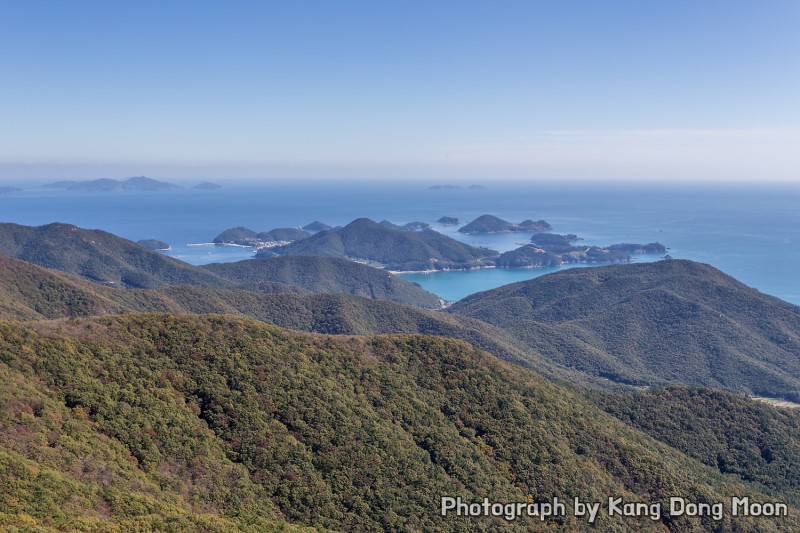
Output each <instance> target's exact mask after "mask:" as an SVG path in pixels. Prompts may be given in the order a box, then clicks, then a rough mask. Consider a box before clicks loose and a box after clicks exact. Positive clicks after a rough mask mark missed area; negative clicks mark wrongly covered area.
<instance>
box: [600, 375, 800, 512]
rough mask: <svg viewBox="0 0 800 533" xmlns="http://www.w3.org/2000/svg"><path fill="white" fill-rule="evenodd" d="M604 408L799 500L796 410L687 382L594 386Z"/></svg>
mask: <svg viewBox="0 0 800 533" xmlns="http://www.w3.org/2000/svg"><path fill="white" fill-rule="evenodd" d="M588 397H589V398H591V400H592V401H593V402H595V403H597V404H598V405H599V406H600V407H602V408H603V409H604V410H605V411H607V412H608V413H611V414H613V415H614V416H616V417H617V418H619V419H620V420H622V421H623V422H625V423H627V424H629V425H631V426H633V427H635V428H637V429H640V430H642V431H644V432H645V433H647V434H648V435H650V436H651V437H653V438H655V439H657V440H659V441H661V442H664V443H665V444H668V445H670V446H672V447H673V448H676V449H678V450H681V451H682V452H684V453H686V454H687V455H689V456H690V457H693V458H695V459H697V460H698V461H701V462H703V463H704V464H707V465H709V466H712V467H714V468H717V469H718V470H719V471H720V472H721V473H723V474H735V475H737V476H739V477H740V478H742V479H744V480H747V481H753V482H757V483H760V484H762V485H764V486H766V487H769V488H770V489H773V490H777V491H781V492H782V493H784V494H789V495H791V497H792V498H793V500H794V501H795V502H797V501H800V413H798V412H797V411H792V410H789V409H776V408H774V407H770V406H768V405H765V404H763V403H760V402H756V401H753V400H750V399H747V398H742V397H741V396H736V395H733V394H730V393H727V392H722V391H714V390H709V389H692V388H687V387H668V388H659V389H651V390H648V391H644V392H640V393H636V394H613V393H605V392H599V391H593V392H591V393H589V394H588Z"/></svg>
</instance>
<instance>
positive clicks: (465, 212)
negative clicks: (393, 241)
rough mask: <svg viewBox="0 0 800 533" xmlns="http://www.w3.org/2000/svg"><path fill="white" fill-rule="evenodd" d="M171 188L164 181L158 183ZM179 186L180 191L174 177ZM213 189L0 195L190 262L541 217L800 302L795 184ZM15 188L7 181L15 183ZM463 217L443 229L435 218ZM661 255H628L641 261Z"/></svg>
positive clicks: (448, 287)
mask: <svg viewBox="0 0 800 533" xmlns="http://www.w3.org/2000/svg"><path fill="white" fill-rule="evenodd" d="M159 179H164V180H165V181H171V180H169V179H168V178H159ZM175 183H180V182H177V181H175ZM222 183H223V184H224V185H225V188H224V189H222V190H219V191H200V190H192V189H184V190H179V191H173V192H157V193H155V192H111V193H108V192H106V193H86V192H64V191H55V190H48V189H42V188H39V187H38V186H27V187H25V188H24V190H23V191H21V192H15V193H10V194H5V195H0V221H2V222H16V223H19V224H25V225H41V224H47V223H50V222H54V221H58V222H66V223H70V224H75V225H77V226H81V227H84V228H94V229H102V230H105V231H109V232H111V233H114V234H116V235H119V236H122V237H125V238H128V239H131V240H134V241H135V240H139V239H144V238H156V239H160V240H163V241H166V242H168V243H170V245H171V246H172V250H170V251H169V252H166V253H167V254H168V255H171V256H173V257H176V258H178V259H181V260H183V261H187V262H189V263H192V264H203V263H210V262H221V261H236V260H240V259H246V258H249V257H251V256H252V255H253V251H252V250H250V249H247V248H239V247H222V246H189V245H190V244H202V243H210V242H211V240H212V239H213V238H214V237H215V236H216V235H217V234H219V233H220V232H221V231H223V230H224V229H227V228H230V227H234V226H246V227H249V228H251V229H253V230H256V231H267V230H270V229H273V228H278V227H293V226H302V225H305V224H307V223H309V222H312V221H314V220H320V221H322V222H325V223H327V224H330V225H332V226H336V225H344V224H347V223H348V222H350V221H352V220H353V219H355V218H359V217H369V218H371V219H373V220H375V221H376V222H377V221H381V220H383V219H387V220H390V221H391V222H394V223H398V224H402V223H406V222H412V221H422V222H428V223H430V224H431V225H432V226H433V228H434V229H435V230H437V231H440V232H442V233H445V234H447V235H450V236H452V237H454V238H456V239H459V240H461V241H464V242H467V243H469V244H473V245H480V246H487V247H489V248H494V249H496V250H499V251H506V250H510V249H513V248H517V247H519V246H520V245H522V244H525V243H527V242H528V239H529V238H530V234H526V233H514V234H499V235H463V234H460V233H458V232H457V231H456V230H457V229H458V227H460V226H462V225H464V224H466V223H467V222H469V221H470V220H472V219H474V218H475V217H477V216H480V215H482V214H486V213H489V214H493V215H496V216H499V217H500V218H503V219H506V220H508V221H510V222H520V221H522V220H524V219H534V220H538V219H544V220H547V221H548V222H550V224H552V226H553V228H554V232H556V233H575V234H577V235H578V236H579V237H582V238H583V239H584V240H583V241H581V242H580V244H598V245H608V244H614V243H620V242H630V243H648V242H654V241H658V242H661V243H663V244H664V245H666V246H667V247H668V248H669V251H668V253H669V254H670V255H671V256H672V257H674V258H676V259H691V260H694V261H700V262H703V263H709V264H711V265H713V266H715V267H717V268H719V269H720V270H722V271H723V272H725V273H727V274H730V275H732V276H734V277H735V278H737V279H739V280H740V281H742V282H744V283H746V284H748V285H750V286H752V287H755V288H757V289H759V290H761V291H762V292H765V293H767V294H771V295H774V296H777V297H779V298H782V299H784V300H787V301H789V302H792V303H795V304H800V276H798V275H797V273H798V264H800V209H798V206H800V185H796V184H778V183H770V184H754V183H710V182H709V183H704V184H696V183H669V184H667V183H656V184H642V183H621V182H618V183H611V184H602V183H597V182H583V183H576V182H565V183H551V182H545V183H543V182H533V183H522V182H502V183H501V182H495V181H491V182H488V181H487V182H480V181H476V182H475V183H478V184H480V185H483V186H485V187H486V188H485V189H470V188H469V187H468V186H469V185H470V183H458V185H459V186H460V188H459V189H455V190H431V189H429V187H430V186H431V185H433V184H434V182H424V181H421V180H419V181H406V182H389V183H386V182H381V183H371V182H364V181H357V182H356V181H352V182H341V181H337V182H330V181H316V182H310V181H305V182H298V181H293V182H289V181H269V182H259V183H255V182H245V181H242V182H235V181H230V182H222ZM11 184H13V183H9V185H11ZM442 216H452V217H458V218H459V219H460V222H461V223H460V224H459V225H456V226H450V227H445V226H442V225H440V224H438V223H436V222H435V221H436V220H437V219H439V218H440V217H442ZM661 257H662V255H653V256H635V258H636V260H637V261H652V260H658V259H660V258H661ZM554 270H557V269H555V268H539V269H484V270H477V271H469V272H439V273H433V274H403V275H402V276H403V277H404V278H406V279H409V280H411V281H414V282H417V283H419V284H420V285H422V286H423V287H424V288H426V289H428V290H429V291H431V292H433V293H435V294H438V295H439V296H441V297H442V298H444V299H446V300H451V301H452V300H458V299H460V298H463V297H464V296H467V295H469V294H472V293H474V292H478V291H481V290H486V289H490V288H493V287H497V286H500V285H504V284H506V283H511V282H515V281H520V280H524V279H530V278H533V277H536V276H539V275H543V274H546V273H549V272H553V271H554Z"/></svg>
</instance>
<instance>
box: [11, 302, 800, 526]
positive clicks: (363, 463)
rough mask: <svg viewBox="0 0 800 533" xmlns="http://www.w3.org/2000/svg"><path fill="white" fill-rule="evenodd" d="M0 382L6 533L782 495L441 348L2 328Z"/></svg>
mask: <svg viewBox="0 0 800 533" xmlns="http://www.w3.org/2000/svg"><path fill="white" fill-rule="evenodd" d="M0 372H2V373H3V376H4V383H6V384H7V387H5V388H4V390H3V392H2V393H0V402H1V403H0V413H2V419H0V423H2V429H3V430H2V431H0V454H2V455H1V456H0V457H2V459H0V460H2V461H3V462H4V465H5V468H3V469H1V470H0V472H2V473H1V474H0V475H2V476H3V483H2V484H0V486H1V487H2V489H0V512H2V513H3V514H2V515H0V520H2V521H3V522H0V524H2V523H17V524H19V523H28V522H31V521H36V523H38V524H43V525H45V526H50V527H58V528H63V529H68V530H70V529H77V528H79V527H84V528H85V529H109V528H112V527H116V526H120V527H121V529H124V530H132V529H134V528H133V527H132V526H133V525H134V524H141V523H146V524H149V527H150V529H162V528H163V526H164V525H168V527H166V528H163V529H170V528H171V529H172V530H175V531H180V530H205V531H208V530H211V531H213V530H220V531H221V530H224V529H225V528H226V527H228V528H233V527H242V528H244V527H245V526H248V525H249V526H250V527H251V528H252V529H253V530H269V529H268V528H269V527H272V526H273V525H275V524H279V523H280V521H282V520H288V521H290V522H291V523H293V524H306V525H317V526H324V527H330V528H332V529H335V530H340V531H375V530H396V531H414V530H424V531H466V530H469V531H482V530H487V531H488V530H498V529H503V530H515V529H516V530H520V531H522V530H540V529H549V528H550V527H552V526H553V525H556V524H561V525H563V526H566V528H568V529H571V530H583V529H589V528H588V526H587V525H586V524H584V523H583V522H582V520H580V519H577V518H575V517H573V516H571V513H568V516H567V517H557V518H554V519H552V520H551V521H548V522H545V523H544V524H542V523H540V522H539V521H538V520H536V519H523V520H521V521H518V522H507V521H505V520H503V519H501V518H495V519H483V518H477V519H465V518H455V517H442V516H440V514H439V504H440V498H441V496H442V495H451V496H459V495H460V496H462V497H463V498H466V499H468V500H470V501H472V500H481V499H482V498H483V497H488V498H490V499H491V500H495V501H525V498H526V497H527V495H528V494H531V495H533V496H534V497H535V498H537V499H541V500H544V499H548V498H551V497H552V496H555V495H559V496H562V497H563V498H564V499H565V500H570V498H571V497H572V496H579V497H581V498H583V499H585V500H604V499H605V498H606V497H607V496H608V495H619V496H624V497H625V498H626V499H628V500H631V501H633V500H637V499H643V500H645V501H664V500H665V499H666V498H668V497H669V496H672V495H683V496H686V497H689V498H691V499H692V500H694V501H700V502H717V501H723V502H724V501H727V500H728V498H729V496H730V495H752V496H753V497H754V498H755V499H758V500H761V501H763V500H765V499H767V498H768V497H767V496H766V495H764V494H763V493H759V489H758V488H757V487H756V486H755V485H751V486H747V485H744V484H742V483H741V482H739V481H736V480H735V478H733V477H723V476H721V475H720V474H718V473H717V472H715V470H714V469H712V468H709V467H706V466H703V465H701V464H700V463H699V462H697V461H695V460H693V459H689V458H687V457H686V456H685V455H683V454H681V453H679V452H677V451H675V450H673V449H671V448H669V447H667V446H665V445H663V444H661V443H659V442H657V441H655V440H653V439H651V438H650V437H647V436H645V435H644V434H643V433H641V432H638V431H636V430H634V429H631V428H630V427H628V426H626V425H625V424H623V423H622V422H621V421H619V420H617V419H616V418H614V417H612V416H611V415H609V414H606V413H604V412H603V411H601V410H600V409H598V408H596V407H593V406H592V405H591V404H590V403H588V402H586V401H585V400H584V399H583V398H581V397H580V396H579V395H576V394H574V393H571V392H569V391H567V390H566V389H564V388H562V387H559V386H556V385H554V384H552V383H550V382H548V381H546V380H543V379H542V378H540V377H538V376H536V375H535V374H533V373H531V372H528V371H526V370H523V369H520V368H519V367H511V366H507V365H505V364H503V363H500V362H498V361H497V360H496V359H494V358H493V357H491V356H490V355H488V354H486V353H484V352H480V351H476V350H475V349H473V348H472V347H470V346H469V345H467V344H465V343H462V342H459V341H451V340H447V339H442V338H436V337H426V336H416V335H411V336H379V337H372V338H364V337H342V336H339V337H326V336H317V335H307V334H300V333H293V332H290V331H288V330H282V329H278V328H274V327H270V326H266V325H263V324H260V323H258V322H253V321H249V320H244V319H235V318H231V317H224V316H213V315H212V316H201V317H196V316H195V317H191V316H174V315H126V316H117V317H106V318H94V319H77V320H75V319H73V320H67V321H55V322H53V321H47V322H41V323H37V324H32V327H30V328H29V327H22V326H20V325H18V324H13V323H6V324H0ZM796 513H797V510H796V509H794V508H792V509H791V511H790V516H789V517H787V518H781V519H778V520H774V519H763V518H762V519H755V518H749V519H742V518H736V519H733V518H731V517H730V516H726V517H725V518H724V519H723V521H721V522H714V521H712V520H711V519H710V518H703V519H701V518H688V517H663V518H662V519H661V520H659V521H651V520H650V519H647V518H642V519H634V518H628V519H622V518H618V517H616V518H609V517H608V516H605V515H604V514H603V513H601V514H600V517H599V518H598V524H596V525H595V527H594V528H592V529H599V530H603V531H612V530H613V531H647V530H653V531H657V530H664V529H665V528H666V529H668V530H673V531H687V530H708V529H709V528H712V527H716V528H721V529H723V530H731V529H732V528H736V529H737V530H739V531H769V530H785V531H796V530H797V528H798V527H800V522H798V521H797V518H795V517H796V516H797V515H796ZM259 521H260V522H259ZM87 524H88V526H87ZM261 524H263V526H262V525H261ZM212 525H213V527H212ZM142 529H145V528H142Z"/></svg>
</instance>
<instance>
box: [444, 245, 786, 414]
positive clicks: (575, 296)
mask: <svg viewBox="0 0 800 533" xmlns="http://www.w3.org/2000/svg"><path fill="white" fill-rule="evenodd" d="M449 311H450V312H452V313H456V314H459V315H462V316H469V317H472V318H476V319H479V320H483V321H485V322H488V323H490V324H493V325H495V326H498V327H500V328H503V329H504V330H506V331H508V332H509V333H511V334H513V336H514V337H515V338H516V339H517V341H518V342H519V343H520V345H524V346H527V347H528V348H529V349H530V350H531V351H533V352H536V353H538V354H540V355H542V356H544V357H546V358H548V359H549V360H551V361H553V362H554V363H557V364H558V365H560V366H562V367H566V368H569V369H573V370H576V371H578V372H582V373H585V374H588V375H590V376H595V377H597V378H605V379H608V380H610V381H612V382H618V383H627V384H632V385H653V384H663V383H670V382H672V383H683V384H690V385H699V386H706V387H714V388H720V389H726V390H730V391H734V392H740V393H748V394H759V395H764V396H771V397H785V398H789V399H791V398H798V391H800V308H798V307H796V306H794V305H791V304H789V303H786V302H783V301H781V300H778V299H777V298H773V297H770V296H766V295H764V294H761V293H759V292H758V291H756V290H754V289H751V288H749V287H747V286H745V285H743V284H742V283H740V282H738V281H736V280H734V279H733V278H731V277H730V276H727V275H725V274H723V273H722V272H720V271H718V270H716V269H714V268H712V267H710V266H708V265H702V264H699V263H693V262H690V261H675V260H671V261H659V262H655V263H643V264H632V265H624V266H610V267H598V268H590V269H577V268H576V269H570V270H565V271H561V272H557V273H555V274H550V275H547V276H542V277H540V278H536V279H533V280H530V281H524V282H520V283H514V284H511V285H506V286H504V287H500V288H497V289H493V290H490V291H486V292H482V293H478V294H474V295H472V296H469V297H467V298H465V299H463V300H461V301H460V302H457V303H456V304H454V305H453V306H452V307H450V308H449Z"/></svg>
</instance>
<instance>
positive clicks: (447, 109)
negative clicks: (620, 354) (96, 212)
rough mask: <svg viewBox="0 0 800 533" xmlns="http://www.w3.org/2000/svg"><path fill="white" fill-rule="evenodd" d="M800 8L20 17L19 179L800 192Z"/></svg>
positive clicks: (8, 72) (450, 8)
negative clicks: (742, 185) (715, 182)
mask: <svg viewBox="0 0 800 533" xmlns="http://www.w3.org/2000/svg"><path fill="white" fill-rule="evenodd" d="M798 27H800V2H797V1H794V0H780V1H770V0H761V1H756V0H753V1H741V0H707V1H701V0H695V1H682V0H674V1H669V2H668V1H652V2H643V1H641V0H640V1H615V0H606V1H596V0H593V1H588V0H587V1H576V0H572V1H570V0H566V1H564V0H559V1H534V0H528V1H514V0H493V1H488V0H487V1H481V2H478V1H469V0H458V1H431V0H429V1H400V0H397V1H371V2H366V1H365V2H355V1H346V0H341V1H304V0H286V1H282V2H218V1H214V2H212V1H192V2H188V1H186V2H179V1H162V2H141V1H140V2H127V3H122V2H94V1H80V2H61V1H51V2H45V1H37V0H24V1H7V2H4V4H3V9H2V16H1V17H0V50H2V52H0V72H2V82H1V83H0V117H2V118H1V119H0V179H3V180H5V181H12V180H14V179H17V180H19V179H48V178H51V177H52V178H95V177H124V176H127V175H138V174H147V175H150V176H153V177H160V178H215V179H222V178H225V177H235V178H285V177H313V178H325V177H331V178H338V177H365V178H366V177H375V178H381V177H387V178H389V177H391V178H409V179H410V178H429V177H437V178H438V177H448V178H451V179H458V178H461V177H463V178H465V179H476V178H484V177H485V178H487V179H488V178H490V177H502V178H518V179H552V178H557V179H560V178H576V179H595V178H596V179H609V178H614V179H642V180H645V179H675V180H678V179H773V180H800V158H798V157H797V156H796V155H795V154H794V152H798V151H800V150H798V146H800V105H799V104H798V95H800V32H798V31H797V28H798Z"/></svg>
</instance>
